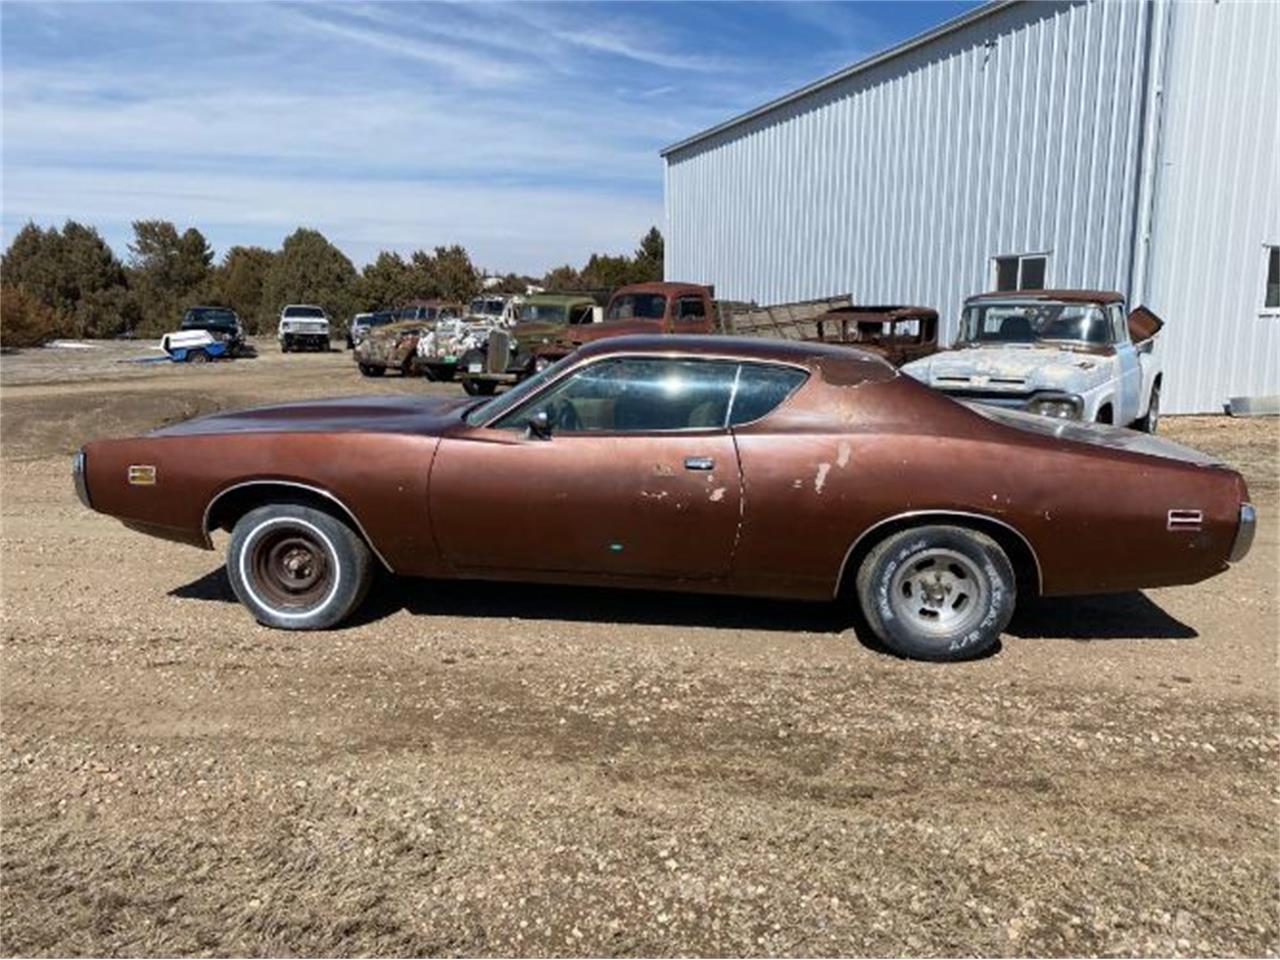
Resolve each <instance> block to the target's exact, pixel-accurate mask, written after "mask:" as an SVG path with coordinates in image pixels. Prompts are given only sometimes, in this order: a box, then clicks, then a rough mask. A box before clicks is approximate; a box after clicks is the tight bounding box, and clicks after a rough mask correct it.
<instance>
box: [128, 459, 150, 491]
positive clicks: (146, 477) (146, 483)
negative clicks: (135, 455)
mask: <svg viewBox="0 0 1280 960" xmlns="http://www.w3.org/2000/svg"><path fill="white" fill-rule="evenodd" d="M129 482H130V483H131V484H133V485H134V486H135V487H154V486H155V484H156V468H155V467H154V466H153V465H152V464H149V463H131V464H129Z"/></svg>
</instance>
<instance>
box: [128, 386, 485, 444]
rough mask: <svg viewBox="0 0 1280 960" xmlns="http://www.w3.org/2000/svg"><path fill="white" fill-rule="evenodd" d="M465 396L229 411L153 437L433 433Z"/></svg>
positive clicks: (452, 418)
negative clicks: (245, 434)
mask: <svg viewBox="0 0 1280 960" xmlns="http://www.w3.org/2000/svg"><path fill="white" fill-rule="evenodd" d="M472 403H475V401H474V400H473V399H472V398H470V397H467V396H461V397H412V396H386V395H384V396H375V397H341V398H337V399H333V400H315V401H309V402H307V403H283V404H277V405H274V406H268V407H250V408H249V409H247V410H230V411H227V412H226V413H215V414H211V415H209V416H207V417H198V418H196V419H194V420H187V421H186V422H184V423H177V424H174V425H173V426H169V427H162V428H161V429H159V430H155V431H153V432H152V433H151V436H153V437H188V436H199V435H208V434H232V433H325V432H332V433H413V434H418V435H427V436H431V435H436V434H439V433H440V432H441V431H442V430H444V429H446V428H447V427H449V426H452V425H453V424H456V423H457V422H458V417H459V416H460V415H461V412H462V410H463V408H465V407H467V406H468V405H470V404H472Z"/></svg>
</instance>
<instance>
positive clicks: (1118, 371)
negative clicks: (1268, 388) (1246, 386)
mask: <svg viewBox="0 0 1280 960" xmlns="http://www.w3.org/2000/svg"><path fill="white" fill-rule="evenodd" d="M1163 326H1164V322H1163V321H1162V320H1161V319H1160V318H1159V317H1157V316H1156V315H1155V314H1153V313H1152V312H1151V311H1150V310H1148V309H1146V308H1145V307H1138V308H1137V309H1136V310H1133V311H1129V310H1127V309H1126V308H1125V302H1124V297H1123V296H1122V295H1121V294H1119V293H1115V292H1112V291H1105V290H1016V291H1007V292H1000V293H984V294H980V295H977V296H973V297H970V298H969V299H968V300H966V301H965V306H964V314H963V316H962V317H961V320H960V335H959V337H958V338H957V340H956V343H955V345H954V346H953V347H952V349H950V350H946V351H942V352H939V353H935V354H934V355H933V356H931V357H927V358H925V359H922V360H917V361H915V362H913V363H909V364H907V365H906V366H905V367H904V368H903V370H904V372H906V373H908V374H910V375H911V376H913V377H916V378H918V379H919V380H921V381H922V382H924V383H927V384H929V386H931V387H933V388H934V389H936V390H941V391H942V392H943V393H946V394H949V395H950V396H953V397H957V398H959V399H967V400H976V401H979V402H981V403H986V404H991V405H994V406H999V407H1005V408H1008V409H1015V410H1026V411H1028V412H1030V413H1037V414H1041V415H1043V416H1047V417H1054V418H1057V419H1062V420H1087V421H1094V422H1097V423H1109V424H1117V425H1119V426H1128V425H1132V426H1133V427H1135V428H1136V429H1138V430H1143V431H1146V432H1148V433H1154V432H1155V430H1156V426H1157V424H1158V423H1159V420H1160V391H1161V388H1162V386H1163V383H1164V371H1163V368H1162V364H1161V360H1160V353H1159V350H1158V349H1157V347H1158V339H1159V337H1158V335H1159V333H1160V331H1161V328H1162V327H1163Z"/></svg>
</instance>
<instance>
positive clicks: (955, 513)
mask: <svg viewBox="0 0 1280 960" xmlns="http://www.w3.org/2000/svg"><path fill="white" fill-rule="evenodd" d="M916 517H939V518H945V517H965V518H968V519H970V520H985V521H987V522H988V523H994V524H995V525H996V526H998V527H1003V528H1004V529H1005V530H1008V531H1009V532H1010V533H1012V534H1013V535H1014V536H1015V537H1017V538H1018V539H1019V540H1021V541H1022V544H1023V546H1025V547H1026V548H1027V552H1028V553H1030V554H1031V562H1032V563H1034V564H1035V565H1036V592H1037V593H1042V592H1043V591H1044V570H1043V569H1042V568H1041V566H1040V557H1039V556H1038V555H1037V554H1036V550H1035V547H1033V546H1032V545H1031V541H1030V540H1028V539H1027V538H1026V537H1025V536H1023V535H1022V533H1021V531H1019V530H1018V529H1017V528H1016V527H1013V526H1011V525H1009V524H1008V523H1006V522H1005V521H1003V520H1000V519H997V518H996V517H992V516H989V515H987V514H985V513H970V512H969V511H967V510H946V509H937V510H907V511H906V512H904V513H895V514H894V515H893V516H891V517H885V518H884V519H883V520H877V521H876V522H875V523H873V524H872V525H871V526H869V527H867V529H865V530H863V531H862V533H860V534H858V537H857V539H856V540H854V541H853V543H852V544H851V545H850V546H849V549H848V550H846V551H845V554H844V559H843V560H842V561H840V574H839V576H838V577H837V578H836V583H835V587H834V588H833V589H832V593H831V595H832V597H835V596H836V595H838V594H839V592H840V584H842V583H844V577H845V567H847V566H848V565H849V558H850V557H852V556H853V554H854V553H855V552H856V551H857V549H858V546H859V545H860V544H861V543H862V541H863V540H865V539H867V537H869V536H871V534H873V533H875V532H876V531H877V530H878V529H880V528H881V527H883V526H885V525H886V524H890V523H895V522H897V521H899V520H908V519H914V518H916Z"/></svg>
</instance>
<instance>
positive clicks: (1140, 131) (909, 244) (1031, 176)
mask: <svg viewBox="0 0 1280 960" xmlns="http://www.w3.org/2000/svg"><path fill="white" fill-rule="evenodd" d="M663 157H664V158H665V161H666V214H667V244H666V276H667V277H668V278H669V279H672V280H689V281H696V282H703V283H714V284H715V286H716V292H717V295H718V296H720V297H722V298H726V299H735V300H755V301H757V302H758V303H761V304H767V303H778V302H782V301H788V300H801V299H809V298H814V297H821V296H827V295H834V294H839V293H851V294H852V295H853V297H854V299H855V301H857V302H860V303H914V304H923V305H928V306H935V307H937V308H938V309H939V311H940V312H941V313H942V315H943V317H944V318H945V321H944V324H945V325H944V331H943V336H944V338H945V339H946V340H947V341H948V342H949V341H950V339H951V337H952V336H953V333H954V328H955V322H956V320H957V319H958V316H959V312H960V305H961V302H962V301H963V299H964V297H965V296H966V295H968V294H971V293H977V292H980V291H983V290H988V289H993V288H995V287H997V286H1002V287H1008V286H1011V285H1012V286H1016V285H1023V286H1039V285H1043V286H1046V287H1085V288H1095V289H1097V288H1101V289H1109V290H1119V291H1121V292H1122V293H1125V294H1126V295H1127V296H1128V297H1129V299H1130V301H1131V303H1133V304H1135V305H1136V304H1138V303H1145V304H1146V305H1147V306H1149V307H1150V308H1151V309H1152V310H1154V311H1155V312H1156V313H1157V314H1159V315H1160V316H1162V317H1163V318H1164V319H1165V321H1166V327H1165V334H1164V336H1163V337H1162V341H1163V342H1162V346H1161V349H1162V351H1163V353H1164V363H1165V371H1166V372H1165V387H1164V395H1163V406H1164V409H1165V410H1166V411H1167V412H1170V413H1177V412H1182V413H1188V412H1201V411H1221V410H1222V407H1223V404H1224V403H1225V402H1226V401H1227V400H1228V398H1230V397H1233V396H1254V397H1257V396H1271V395H1275V394H1280V332H1278V331H1280V3H1276V2H1243V0H1224V2H1218V3H1192V2H1181V0H1179V2H1172V0H1141V2H1087V0H1066V2H1056V3H1032V2H1021V0H997V2H994V3H989V4H987V5H985V6H982V7H979V8H978V9H976V10H974V11H973V12H971V13H969V14H966V15H965V16H963V17H960V18H958V19H956V20H953V21H950V22H948V23H945V24H943V25H942V26H940V27H938V28H937V29H935V30H933V31H930V32H929V33H926V34H923V35H921V36H919V37H917V38H915V39H913V40H910V41H908V42H906V43H903V44H901V45H900V46H898V47H895V48H893V49H891V50H888V51H886V52H884V53H882V54H879V55H877V56H873V57H871V58H869V59H867V60H864V61H862V62H860V63H857V64H855V65H853V66H851V67H849V68H847V69H845V70H842V71H840V72H839V73H836V74H833V75H831V76H829V77H826V78H824V79H822V80H819V81H817V82H816V83H813V84H811V85H809V86H807V87H805V88H803V89H801V90H797V91H795V92H794V93H791V94H788V95H787V96H784V97H781V98H779V99H778V100H775V101H773V102H771V103H768V104H765V105H764V106H762V107H760V108H758V109H756V110H753V111H751V112H749V113H746V114H744V115H742V116H740V117H736V118H734V119H732V120H729V121H728V122H726V123H723V124H721V125H719V126H717V127H713V128H711V129H710V130H706V131H703V132H702V133H699V134H697V135H695V136H693V137H690V138H689V139H687V140H683V141H681V142H680V143H677V144H674V145H673V146H671V147H668V148H667V149H666V150H664V151H663Z"/></svg>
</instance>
